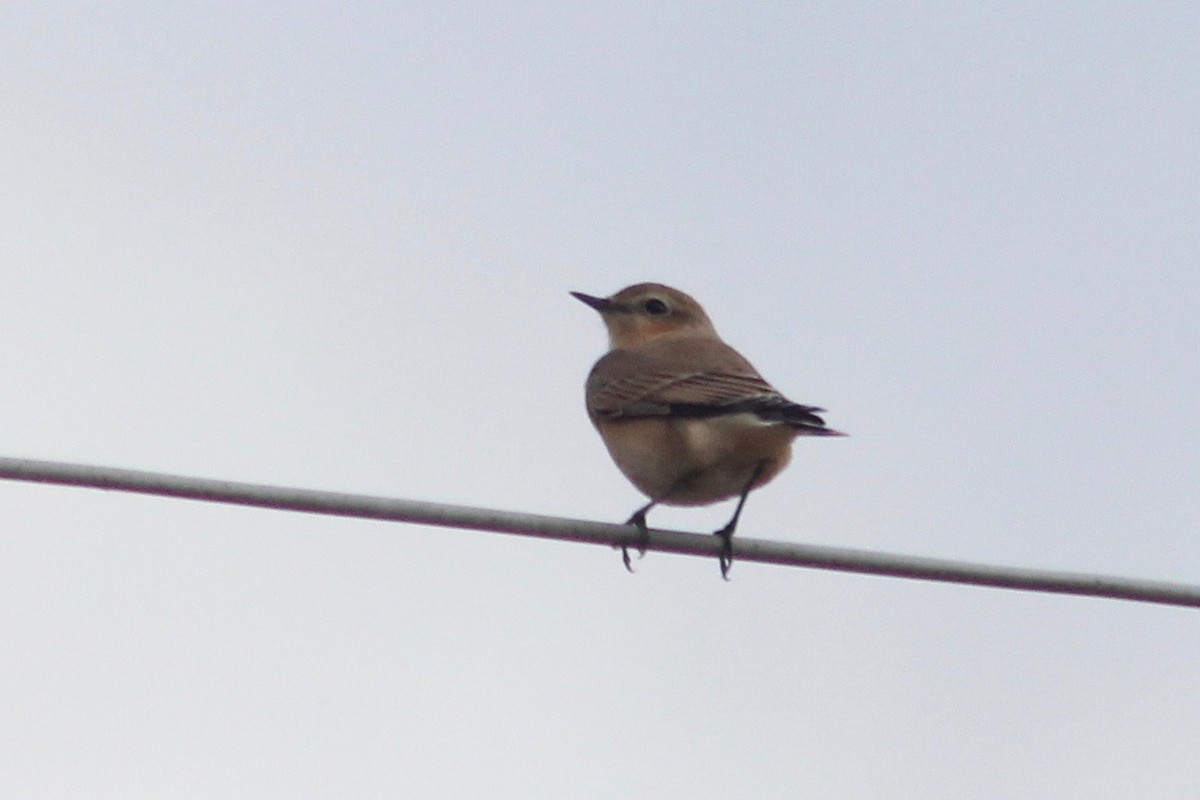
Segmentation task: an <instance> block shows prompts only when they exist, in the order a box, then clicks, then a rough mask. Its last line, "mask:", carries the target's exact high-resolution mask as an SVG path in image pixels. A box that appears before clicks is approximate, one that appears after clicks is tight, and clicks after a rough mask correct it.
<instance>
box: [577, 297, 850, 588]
mask: <svg viewBox="0 0 1200 800" xmlns="http://www.w3.org/2000/svg"><path fill="white" fill-rule="evenodd" d="M571 294H572V295H573V296H574V297H575V298H577V299H579V300H582V301H583V302H584V303H587V304H588V305H589V306H591V307H592V308H594V309H596V310H597V311H599V312H600V316H601V318H602V319H603V320H604V324H605V326H606V327H607V328H608V339H609V344H610V347H611V349H610V350H609V352H608V353H607V354H606V355H605V356H604V357H602V358H601V359H600V360H599V361H597V362H596V365H595V366H594V367H592V371H591V374H589V375H588V379H587V411H588V416H589V417H590V418H591V420H592V424H594V425H595V426H596V430H598V431H599V432H600V437H601V438H602V439H603V440H604V444H605V446H606V447H607V448H608V452H609V454H610V455H611V456H612V459H613V461H615V462H616V464H617V467H618V468H619V469H620V470H621V472H622V473H624V474H625V477H626V478H628V479H629V480H630V481H631V482H632V483H633V485H634V486H636V487H637V488H638V490H639V491H641V492H642V494H644V495H646V496H647V497H648V498H650V502H649V503H647V504H646V505H644V506H642V507H641V508H639V509H638V510H637V511H635V512H634V514H633V516H631V517H630V518H629V520H628V521H627V523H626V524H629V525H635V526H637V528H638V530H640V531H641V532H642V535H643V536H644V537H646V538H648V537H649V531H648V530H647V528H646V513H647V512H648V511H650V509H652V508H654V507H655V506H656V505H658V504H660V503H661V504H663V505H671V506H702V505H708V504H710V503H716V502H718V501H721V500H729V499H731V498H734V497H736V498H738V503H737V508H735V509H734V512H733V518H732V519H730V520H729V523H728V524H727V525H726V526H725V527H723V528H721V529H720V530H719V531H716V535H717V536H719V537H721V539H722V541H723V542H724V547H723V550H722V552H721V557H720V565H721V575H722V577H725V578H728V574H729V567H730V564H731V563H732V561H733V532H734V530H735V529H736V528H737V522H738V517H739V516H740V515H741V513H742V506H743V505H745V503H746V497H747V496H748V495H749V494H750V492H751V490H753V489H757V488H758V487H760V486H762V485H764V484H765V483H767V482H768V481H769V480H771V479H772V478H774V477H775V476H776V475H778V474H779V472H780V471H781V470H782V469H783V468H784V467H785V466H787V463H788V460H789V459H790V458H791V455H792V440H793V439H795V438H796V437H797V436H844V435H845V434H843V433H839V432H838V431H835V430H831V429H829V428H826V427H825V421H824V420H822V419H821V418H820V417H819V416H817V413H818V412H821V411H824V409H822V408H817V407H815V406H802V405H799V404H798V403H793V402H792V401H790V400H788V399H787V398H785V397H784V396H783V395H781V394H780V393H779V392H778V391H776V390H775V388H774V387H772V386H771V384H769V383H767V382H766V381H765V380H763V377H762V376H761V375H759V374H758V371H757V370H755V369H754V367H752V366H751V365H750V362H749V361H747V360H746V359H745V358H743V357H742V355H741V354H740V353H738V351H736V350H734V349H733V348H732V347H730V346H729V345H727V344H725V342H723V341H722V340H721V337H720V336H718V335H717V331H716V329H715V328H713V324H712V322H710V321H709V319H708V315H707V314H705V313H704V309H703V308H701V306H700V304H699V303H697V302H696V301H695V300H693V299H692V298H691V297H689V296H688V295H686V294H684V293H683V292H681V291H679V290H678V289H672V288H671V287H669V286H663V285H662V284H659V283H639V284H637V285H635V286H630V287H628V288H625V289H622V290H621V291H619V292H617V293H616V294H614V295H612V296H611V297H592V296H591V295H587V294H582V293H581V292H571ZM643 552H644V550H643ZM622 554H623V557H624V560H625V566H626V567H627V568H628V567H629V566H630V561H629V551H628V549H627V548H622Z"/></svg>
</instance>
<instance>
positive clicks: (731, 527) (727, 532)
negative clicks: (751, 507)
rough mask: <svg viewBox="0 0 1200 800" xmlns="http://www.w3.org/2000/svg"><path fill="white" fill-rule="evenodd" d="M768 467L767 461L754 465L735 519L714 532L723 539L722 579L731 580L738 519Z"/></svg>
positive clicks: (739, 500) (739, 498) (721, 554)
mask: <svg viewBox="0 0 1200 800" xmlns="http://www.w3.org/2000/svg"><path fill="white" fill-rule="evenodd" d="M766 466H767V462H766V461H759V462H758V463H757V464H755V465H754V471H753V472H751V473H750V480H748V481H746V485H745V486H744V487H743V488H742V494H741V496H740V497H738V504H737V508H735V509H734V510H733V519H731V520H729V522H728V523H726V525H725V527H724V528H721V530H719V531H715V532H714V535H715V536H718V537H720V539H721V544H722V547H721V553H720V555H718V556H717V558H718V560H719V563H720V565H721V577H722V578H724V579H725V580H729V568H730V567H732V566H733V532H734V531H735V530H737V524H738V517H740V516H741V515H742V506H744V505H746V498H747V497H749V496H750V489H751V487H753V486H754V482H755V481H756V480H758V476H759V475H762V471H763V470H764V469H765V468H766Z"/></svg>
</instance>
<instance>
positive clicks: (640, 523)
mask: <svg viewBox="0 0 1200 800" xmlns="http://www.w3.org/2000/svg"><path fill="white" fill-rule="evenodd" d="M656 505H658V501H657V500H651V501H650V502H649V503H646V505H644V506H642V507H641V508H639V509H638V510H637V511H635V512H633V516H632V517H630V518H629V519H627V520H625V524H626V525H634V526H636V527H637V529H638V533H640V534H641V538H640V540H639V542H638V545H637V551H638V558H643V557H645V555H646V546H647V545H648V544H650V529H649V528H647V527H646V514H647V513H648V512H649V511H650V509H652V508H654V507H655V506H656ZM621 561H623V562H624V563H625V569H627V570H629V571H630V572H633V561H632V560H631V559H630V558H629V546H628V545H621Z"/></svg>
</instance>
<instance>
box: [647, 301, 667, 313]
mask: <svg viewBox="0 0 1200 800" xmlns="http://www.w3.org/2000/svg"><path fill="white" fill-rule="evenodd" d="M644 307H645V309H646V313H647V314H650V315H651V316H654V317H661V316H662V315H663V314H665V313H667V304H666V303H664V302H663V301H662V300H659V299H658V298H657V297H651V298H650V299H649V300H647V301H646V305H645V306H644Z"/></svg>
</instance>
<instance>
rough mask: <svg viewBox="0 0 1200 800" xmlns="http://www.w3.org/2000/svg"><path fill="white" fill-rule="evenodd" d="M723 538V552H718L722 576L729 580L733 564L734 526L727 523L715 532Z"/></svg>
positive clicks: (715, 534)
mask: <svg viewBox="0 0 1200 800" xmlns="http://www.w3.org/2000/svg"><path fill="white" fill-rule="evenodd" d="M713 535H714V536H716V537H718V538H719V539H720V540H721V552H720V553H718V554H717V559H718V563H719V564H720V566H721V577H722V578H724V579H725V580H729V568H730V567H732V566H733V526H732V525H726V526H725V527H724V528H721V530H719V531H715V532H714V533H713Z"/></svg>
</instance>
